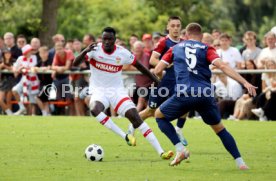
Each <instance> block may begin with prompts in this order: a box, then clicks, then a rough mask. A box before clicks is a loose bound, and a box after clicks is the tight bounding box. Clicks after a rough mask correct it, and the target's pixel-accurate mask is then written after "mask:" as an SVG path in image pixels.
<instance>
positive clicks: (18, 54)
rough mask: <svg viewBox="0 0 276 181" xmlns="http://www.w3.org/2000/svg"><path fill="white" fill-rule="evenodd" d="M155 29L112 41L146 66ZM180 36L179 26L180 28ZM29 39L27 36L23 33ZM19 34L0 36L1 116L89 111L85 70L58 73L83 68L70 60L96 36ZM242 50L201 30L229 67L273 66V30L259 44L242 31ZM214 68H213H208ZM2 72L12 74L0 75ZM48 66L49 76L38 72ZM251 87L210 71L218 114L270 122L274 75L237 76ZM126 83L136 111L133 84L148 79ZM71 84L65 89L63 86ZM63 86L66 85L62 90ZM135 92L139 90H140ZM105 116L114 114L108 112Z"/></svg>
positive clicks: (143, 101)
mask: <svg viewBox="0 0 276 181" xmlns="http://www.w3.org/2000/svg"><path fill="white" fill-rule="evenodd" d="M162 36H166V35H163V34H161V33H158V32H154V33H152V34H148V33H145V34H144V35H143V36H142V37H139V36H137V35H135V34H132V35H131V36H130V37H129V40H128V42H127V43H126V42H124V41H123V40H121V39H120V38H119V37H118V38H117V40H116V44H117V45H120V46H124V47H125V48H128V49H129V50H130V51H131V52H133V54H134V55H135V56H136V58H137V60H138V61H140V62H141V63H142V64H143V65H144V66H145V67H147V68H149V69H151V68H152V67H151V65H150V62H149V59H150V56H151V52H152V51H153V50H154V47H155V46H156V44H157V43H158V41H159V40H160V38H162ZM181 37H182V39H185V30H183V31H181ZM28 38H29V37H28ZM28 38H27V37H25V36H24V35H22V34H19V35H17V36H16V37H15V36H14V34H13V33H11V32H7V33H5V34H4V35H3V36H2V37H0V71H1V73H0V107H1V110H2V111H1V113H2V114H7V115H24V114H28V115H43V116H48V115H52V114H53V115H61V114H67V115H77V116H84V115H87V114H89V109H88V106H89V93H88V92H89V91H87V87H88V82H89V75H88V74H71V75H69V74H64V72H65V71H66V70H72V71H74V70H79V71H81V70H88V69H89V63H88V62H84V63H82V64H81V65H79V67H73V66H72V61H73V60H74V57H76V56H77V55H78V54H79V53H80V52H81V51H82V50H83V49H84V48H85V47H87V46H88V45H89V44H91V43H93V42H98V43H100V42H101V36H99V37H97V38H95V37H94V36H93V35H92V34H86V35H84V36H83V39H82V41H81V40H79V39H71V40H66V39H65V37H64V36H63V35H62V34H56V35H54V36H53V37H52V40H53V44H54V46H53V47H47V46H45V45H41V42H40V40H39V38H36V37H33V38H31V39H30V42H28V41H27V40H28ZM242 41H243V42H242V44H243V46H242V48H239V49H238V48H236V46H235V45H233V42H232V37H231V36H230V35H229V34H227V33H224V32H220V31H219V30H213V31H212V32H210V33H208V32H205V33H204V34H203V38H202V42H203V43H206V44H208V45H211V46H214V47H215V48H216V50H217V53H218V55H219V56H220V57H221V58H222V60H223V61H224V62H226V63H227V64H229V65H230V66H231V67H232V68H234V69H237V70H238V69H239V70H242V69H247V70H256V69H274V70H276V32H275V31H274V32H273V30H272V31H269V32H267V34H265V35H264V37H263V44H260V43H257V42H258V41H257V36H256V33H255V32H253V31H247V32H245V33H244V36H243V39H242ZM210 68H211V69H215V67H210ZM2 70H8V71H10V72H12V73H5V72H3V71H2ZM48 70H51V71H52V72H51V74H47V73H41V72H45V71H48ZM123 71H136V69H135V68H134V67H133V66H131V65H128V66H124V67H123ZM243 76H244V77H245V78H246V80H248V81H249V82H251V83H252V84H253V85H255V86H257V87H258V89H257V93H258V95H257V96H256V97H251V96H249V94H248V93H247V92H246V91H245V89H243V86H242V85H240V84H239V83H237V82H236V81H234V80H233V79H231V78H230V77H227V76H225V75H224V74H214V75H213V77H212V81H213V83H214V85H215V86H216V92H223V93H224V94H217V100H218V106H219V109H220V112H221V116H222V118H224V119H229V120H245V119H257V120H262V121H264V120H276V112H275V111H273V108H275V107H276V73H262V74H250V73H249V74H243ZM124 83H125V86H126V87H128V88H129V87H131V85H134V84H135V85H136V86H135V87H136V89H129V94H130V95H131V96H132V98H133V100H134V102H135V103H136V105H137V109H138V111H141V110H143V109H144V108H145V107H146V105H147V99H148V97H147V96H140V97H139V95H140V94H137V91H136V90H138V88H143V89H141V90H148V89H149V88H150V86H151V84H152V81H151V80H150V79H148V78H147V77H146V76H144V75H135V74H125V75H124ZM67 85H71V87H69V86H67ZM65 88H68V89H69V88H70V89H69V90H65V91H64V89H65ZM140 93H141V92H140ZM109 114H111V115H112V116H116V113H114V111H112V110H109Z"/></svg>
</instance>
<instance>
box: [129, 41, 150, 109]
mask: <svg viewBox="0 0 276 181" xmlns="http://www.w3.org/2000/svg"><path fill="white" fill-rule="evenodd" d="M133 48H134V52H133V53H134V55H135V57H136V59H137V61H139V62H140V63H141V64H142V65H144V66H145V67H146V68H148V69H150V64H149V60H150V55H148V54H147V53H145V52H144V44H143V42H141V41H136V42H135V43H134V45H133ZM135 83H136V87H137V90H138V92H137V94H138V101H137V106H136V108H137V110H138V112H140V111H142V110H143V109H144V108H146V107H147V101H148V98H149V93H150V92H149V91H150V89H149V87H150V85H151V83H152V80H151V79H150V78H148V76H146V75H135Z"/></svg>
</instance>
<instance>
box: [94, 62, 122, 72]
mask: <svg viewBox="0 0 276 181" xmlns="http://www.w3.org/2000/svg"><path fill="white" fill-rule="evenodd" d="M90 64H91V65H92V66H93V67H95V68H96V69H99V70H102V71H105V72H110V73H117V72H119V71H121V70H122V68H123V66H117V65H112V64H107V63H103V62H98V61H96V60H94V59H91V60H90Z"/></svg>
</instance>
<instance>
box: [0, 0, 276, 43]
mask: <svg viewBox="0 0 276 181" xmlns="http://www.w3.org/2000/svg"><path fill="white" fill-rule="evenodd" d="M59 1H60V4H59V9H58V14H57V25H58V26H57V32H56V33H62V34H64V35H65V37H66V38H70V39H71V38H81V37H82V36H83V35H84V34H86V33H92V34H94V35H100V33H101V30H102V29H103V28H104V27H106V26H113V27H115V28H116V29H117V31H118V35H119V37H120V38H122V39H125V40H127V38H128V36H129V35H130V34H132V33H135V34H137V35H139V36H142V34H143V33H152V32H154V31H159V32H163V31H164V29H165V27H166V22H167V18H168V16H170V15H177V16H180V17H181V18H182V20H183V27H185V26H186V24H188V23H189V22H198V23H200V24H202V26H203V27H204V31H209V32H210V31H211V30H212V29H214V28H216V29H220V30H221V31H226V32H229V33H230V34H231V35H233V36H234V37H236V36H237V37H240V36H242V34H243V32H245V31H246V30H254V31H256V32H257V33H259V38H261V37H263V35H264V33H265V32H267V31H269V30H270V28H271V27H273V26H275V25H276V5H275V0H266V1H262V0H233V1H228V0H181V1H180V0H175V1H172V0H139V1H137V0H110V1H104V0H93V1H92V0H78V1H74V0H59ZM22 7H23V8H22ZM0 8H1V11H0V17H1V19H0V34H1V35H2V34H3V33H4V32H7V31H12V32H14V33H15V34H18V33H24V34H26V35H31V36H37V35H38V31H40V28H41V26H40V25H41V22H42V20H41V17H42V0H0ZM49 38H50V37H49Z"/></svg>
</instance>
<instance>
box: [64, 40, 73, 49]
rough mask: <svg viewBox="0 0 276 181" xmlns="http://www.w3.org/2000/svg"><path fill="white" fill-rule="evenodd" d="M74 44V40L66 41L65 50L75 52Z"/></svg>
mask: <svg viewBox="0 0 276 181" xmlns="http://www.w3.org/2000/svg"><path fill="white" fill-rule="evenodd" d="M73 42H74V40H71V39H70V40H67V41H66V44H65V49H66V50H71V51H74V50H73Z"/></svg>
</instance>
